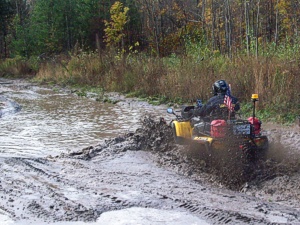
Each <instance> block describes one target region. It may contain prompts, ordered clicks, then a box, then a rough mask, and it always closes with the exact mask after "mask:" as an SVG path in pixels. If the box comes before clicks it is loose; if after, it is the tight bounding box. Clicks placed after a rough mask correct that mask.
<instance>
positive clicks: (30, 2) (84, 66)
mask: <svg viewBox="0 0 300 225" xmlns="http://www.w3.org/2000/svg"><path fill="white" fill-rule="evenodd" d="M298 30H299V31H300V1H298V0H289V1H288V0H122V1H111V0H64V1H61V0H0V60H1V61H0V75H1V76H8V75H9V76H16V77H20V76H30V77H33V78H34V79H35V80H39V81H41V82H47V83H57V84H62V85H80V86H81V87H86V86H88V87H94V88H97V89H99V90H101V91H119V92H123V93H127V94H131V95H136V96H147V97H151V99H152V100H154V101H155V102H164V101H173V102H176V101H177V102H181V101H190V102H193V101H195V100H196V99H197V98H201V99H203V100H204V101H205V100H207V99H208V98H209V97H210V96H211V93H210V92H211V85H212V83H213V82H214V81H215V80H217V79H226V80H227V81H228V82H229V83H231V85H232V92H233V94H234V95H236V96H238V97H239V99H240V101H241V102H242V103H244V105H245V107H244V108H245V110H247V107H248V106H249V104H248V102H249V99H250V97H251V94H252V93H258V94H259V96H260V102H259V105H258V107H259V109H260V115H261V116H262V117H265V118H272V119H274V120H276V121H281V122H291V121H293V120H294V119H295V118H296V116H297V115H298V114H299V109H300V100H299V93H298V89H299V86H300V80H299V79H298V77H299V76H298V73H299V71H300V64H299V56H300V55H299V44H300V42H299V41H300V39H299V32H298Z"/></svg>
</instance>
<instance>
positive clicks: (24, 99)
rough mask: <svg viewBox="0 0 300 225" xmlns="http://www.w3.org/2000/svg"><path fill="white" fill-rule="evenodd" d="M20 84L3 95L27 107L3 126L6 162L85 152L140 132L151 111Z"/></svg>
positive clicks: (10, 86)
mask: <svg viewBox="0 0 300 225" xmlns="http://www.w3.org/2000/svg"><path fill="white" fill-rule="evenodd" d="M15 83H16V82H15ZM15 83H12V84H9V83H8V84H5V85H2V89H4V90H3V91H2V95H5V96H6V97H8V98H10V99H13V100H15V101H16V102H18V103H19V104H20V105H21V106H22V110H21V112H19V113H17V114H13V115H9V116H4V117H3V118H1V120H0V126H1V134H0V143H1V146H0V152H1V155H3V156H5V155H7V156H12V155H15V156H24V157H25V156H26V157H28V156H34V157H38V156H39V157H40V156H47V155H58V154H60V153H62V152H64V153H65V152H69V151H74V150H79V149H82V148H84V147H87V146H90V145H95V144H97V143H98V142H99V140H101V139H105V138H109V137H114V136H117V135H120V134H124V133H125V132H128V131H134V130H135V129H136V128H137V126H138V125H137V124H138V122H139V119H140V116H141V115H142V114H144V113H145V112H146V111H147V104H146V103H145V104H144V107H143V105H139V107H135V106H134V104H133V103H122V104H109V103H101V102H97V101H95V100H93V99H86V98H82V97H78V96H76V95H74V94H72V93H70V92H66V91H54V90H51V89H49V88H42V87H38V86H33V85H31V84H26V83H23V84H22V85H20V84H18V85H16V84H15ZM161 110H162V111H163V112H159V113H161V114H165V109H161Z"/></svg>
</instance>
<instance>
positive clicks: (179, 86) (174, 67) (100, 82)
mask: <svg viewBox="0 0 300 225" xmlns="http://www.w3.org/2000/svg"><path fill="white" fill-rule="evenodd" d="M6 64H7V65H10V64H9V63H7V62H6ZM23 67H24V62H23V61H21V62H19V63H15V64H14V63H11V66H6V70H4V69H3V63H2V64H1V66H0V71H1V72H2V74H3V71H9V70H11V71H10V73H12V74H16V75H20V74H25V73H27V72H28V71H26V69H22V68H23ZM24 68H27V67H26V66H25V67H24ZM13 70H16V71H13ZM299 72H300V64H299V62H298V61H297V60H294V61H287V60H286V61H285V60H282V59H278V58H276V57H269V58H268V57H261V58H255V57H246V56H241V57H236V58H234V59H233V60H230V59H228V58H226V57H222V56H219V57H216V58H207V59H202V60H200V61H195V60H193V58H190V57H188V56H186V57H175V58H174V57H173V58H150V57H146V56H144V55H142V54H139V55H129V56H122V55H116V54H113V53H111V52H110V53H106V54H102V55H101V56H99V54H98V53H84V52H81V53H78V54H75V55H72V56H70V57H67V58H66V57H61V58H57V59H56V60H52V61H48V62H46V63H43V64H41V66H40V68H39V70H38V72H37V74H36V78H37V79H38V80H41V81H52V82H57V83H64V84H79V85H84V86H85V85H88V86H100V87H102V88H103V89H104V90H107V91H119V92H137V93H140V94H144V95H160V96H165V97H166V98H169V99H175V98H181V99H184V100H186V101H194V100H195V99H197V98H201V99H203V100H204V101H205V100H207V99H208V98H209V97H210V96H211V93H210V92H211V85H212V83H213V82H214V81H215V80H218V79H225V80H227V81H228V82H229V83H230V84H231V86H232V94H233V95H235V96H237V97H239V99H240V101H242V102H249V101H250V96H251V94H252V93H258V94H259V96H260V102H259V107H260V108H264V107H271V108H272V107H273V108H274V109H275V110H279V111H280V110H284V109H287V108H290V110H294V111H295V112H296V110H297V109H298V107H299V100H298V99H299V94H298V89H299V86H300V80H299V79H298V74H299Z"/></svg>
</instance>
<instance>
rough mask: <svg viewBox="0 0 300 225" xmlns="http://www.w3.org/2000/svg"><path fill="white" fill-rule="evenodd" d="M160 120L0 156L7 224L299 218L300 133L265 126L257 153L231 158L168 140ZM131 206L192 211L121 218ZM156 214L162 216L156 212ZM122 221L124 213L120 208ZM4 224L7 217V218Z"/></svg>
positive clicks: (149, 118)
mask: <svg viewBox="0 0 300 225" xmlns="http://www.w3.org/2000/svg"><path fill="white" fill-rule="evenodd" d="M168 122H169V121H167V122H166V121H165V119H162V118H160V117H157V116H153V115H151V114H149V115H145V116H143V117H142V119H141V120H140V121H139V123H138V127H139V128H137V129H136V130H135V131H131V132H127V133H125V134H122V135H117V136H116V137H111V138H105V139H102V140H100V143H99V144H97V145H91V146H88V147H84V148H81V149H80V150H75V151H72V152H65V153H60V154H53V155H51V154H50V155H49V156H47V157H39V156H36V157H32V156H28V157H26V156H23V157H17V156H12V157H10V156H8V155H7V154H6V155H5V156H3V157H1V158H0V171H1V174H2V176H1V179H0V212H2V214H4V215H7V216H8V217H10V218H11V219H12V221H15V223H14V224H44V223H45V224H49V223H50V224H55V223H57V224H68V223H67V222H69V221H73V222H76V221H83V222H84V223H92V222H95V221H97V224H161V223H162V224H187V222H186V221H190V222H189V223H188V224H300V179H299V178H300V171H299V169H300V165H299V164H300V161H299V159H300V156H299V142H300V133H299V128H298V127H293V128H291V127H289V128H283V127H275V126H273V125H272V126H271V125H270V126H269V127H267V128H266V129H265V131H264V132H265V134H266V135H268V137H269V139H270V143H271V146H270V150H269V152H268V157H267V159H266V160H259V161H258V162H256V163H251V164H240V163H236V162H237V161H236V160H238V158H237V156H236V155H231V152H227V153H226V154H224V155H218V156H217V157H214V158H212V157H210V156H209V155H207V154H206V153H205V151H203V150H202V149H199V148H198V146H195V145H194V144H190V145H183V146H180V145H176V144H175V143H174V141H173V135H172V132H171V128H170V127H169V125H168ZM126 209H133V211H131V212H130V213H131V215H132V216H133V215H134V214H136V213H138V212H139V210H140V209H146V210H148V212H151V210H153V209H156V210H161V211H159V214H163V213H165V211H168V212H181V213H184V215H188V216H192V217H189V219H190V220H185V221H182V222H180V217H182V218H183V216H182V214H181V215H180V216H177V217H176V216H174V218H159V219H158V218H157V215H156V218H153V217H151V216H149V215H146V213H145V211H144V212H142V213H141V214H144V217H142V220H141V221H135V222H131V223H130V222H128V221H127V223H125V222H124V223H122V218H121V219H120V221H117V218H116V217H114V216H112V218H111V219H110V220H108V221H109V222H107V221H105V220H104V215H106V213H107V212H112V211H115V212H118V211H122V210H126ZM163 215H164V214H163ZM123 221H125V216H124V215H123ZM8 224H13V223H12V222H11V223H8Z"/></svg>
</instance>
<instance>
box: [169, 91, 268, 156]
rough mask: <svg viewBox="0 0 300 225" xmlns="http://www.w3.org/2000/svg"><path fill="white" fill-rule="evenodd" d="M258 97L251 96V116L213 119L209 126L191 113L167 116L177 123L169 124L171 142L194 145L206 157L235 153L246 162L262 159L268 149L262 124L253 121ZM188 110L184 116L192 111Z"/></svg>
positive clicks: (256, 119)
mask: <svg viewBox="0 0 300 225" xmlns="http://www.w3.org/2000/svg"><path fill="white" fill-rule="evenodd" d="M257 98H258V96H257V95H252V101H253V116H252V117H249V118H248V119H247V120H242V119H230V120H224V119H216V120H212V121H211V122H204V121H203V120H201V119H199V118H197V117H193V116H192V114H191V113H184V114H181V116H179V115H177V114H175V112H174V110H173V109H168V113H171V114H174V115H175V116H176V119H174V120H172V121H171V124H170V125H171V127H172V129H173V134H174V139H175V142H176V143H177V144H187V143H192V144H194V145H195V144H197V145H199V149H205V151H206V152H207V154H208V155H212V154H216V153H219V154H220V153H224V152H228V151H238V153H239V155H240V153H241V154H242V156H243V158H245V159H247V160H251V161H252V160H255V159H258V158H259V159H264V158H265V157H266V153H267V149H268V138H267V137H266V136H264V135H262V134H261V122H260V120H259V119H258V118H256V117H255V102H256V101H257V100H258V99H257ZM192 109H193V107H192V106H188V108H187V110H184V111H185V112H188V111H190V110H192Z"/></svg>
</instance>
